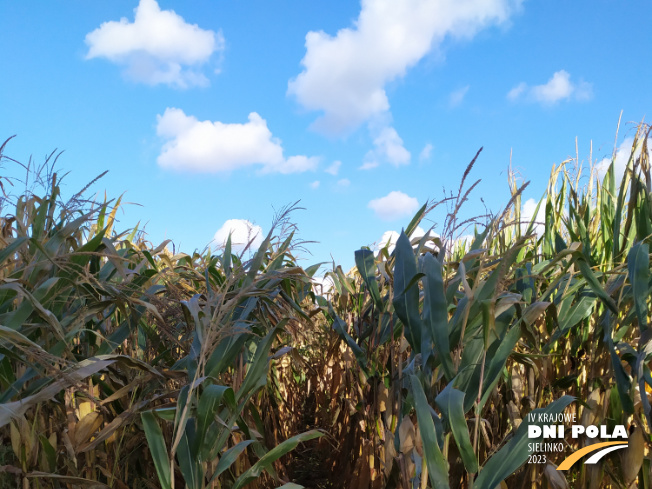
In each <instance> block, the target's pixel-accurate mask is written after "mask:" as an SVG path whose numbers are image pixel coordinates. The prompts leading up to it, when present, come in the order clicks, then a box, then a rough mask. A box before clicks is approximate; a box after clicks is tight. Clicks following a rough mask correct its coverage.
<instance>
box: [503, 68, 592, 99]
mask: <svg viewBox="0 0 652 489" xmlns="http://www.w3.org/2000/svg"><path fill="white" fill-rule="evenodd" d="M592 96H593V86H592V85H591V84H590V83H587V82H585V81H580V82H579V83H573V82H572V81H571V76H570V74H569V73H568V72H567V71H565V70H559V71H557V72H555V73H554V74H553V75H552V77H551V78H550V80H548V81H547V82H546V83H544V84H543V85H535V86H533V87H530V86H528V85H527V83H525V82H522V83H519V84H518V85H516V86H515V87H514V88H512V89H511V90H510V91H509V92H508V93H507V98H508V99H509V100H518V99H520V98H525V99H526V100H528V101H532V102H539V103H540V104H543V105H552V104H556V103H557V102H559V101H560V100H578V101H586V100H590V99H591V97H592Z"/></svg>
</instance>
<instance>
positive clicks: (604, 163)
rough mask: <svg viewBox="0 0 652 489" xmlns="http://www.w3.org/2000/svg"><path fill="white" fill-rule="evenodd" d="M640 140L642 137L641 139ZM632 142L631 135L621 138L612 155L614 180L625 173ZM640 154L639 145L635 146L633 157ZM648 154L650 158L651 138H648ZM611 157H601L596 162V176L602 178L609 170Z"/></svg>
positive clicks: (620, 178) (617, 179)
mask: <svg viewBox="0 0 652 489" xmlns="http://www.w3.org/2000/svg"><path fill="white" fill-rule="evenodd" d="M641 141H642V139H641ZM633 144H634V138H633V137H627V138H625V139H623V142H622V143H620V145H619V146H618V148H617V149H616V154H615V155H614V157H613V161H614V171H615V174H616V175H615V176H616V182H620V180H622V178H623V176H624V175H625V170H626V169H627V164H628V163H629V159H630V157H631V155H632V145H633ZM640 155H641V146H640V145H639V147H637V148H636V150H635V151H634V158H638V157H639V156H640ZM648 155H649V157H650V159H651V160H652V138H650V139H648ZM611 161H612V158H603V159H602V160H601V161H600V162H598V163H596V165H595V170H596V173H597V175H598V178H599V179H600V180H602V179H603V178H604V176H605V175H606V174H607V170H609V165H611Z"/></svg>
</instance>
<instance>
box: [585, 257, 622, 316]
mask: <svg viewBox="0 0 652 489" xmlns="http://www.w3.org/2000/svg"><path fill="white" fill-rule="evenodd" d="M575 256H576V257H577V261H576V263H577V266H578V268H579V269H580V271H581V272H582V275H583V276H584V279H585V280H586V282H587V283H588V284H589V287H591V289H592V290H593V292H594V293H595V294H596V295H597V296H598V297H599V298H600V299H601V300H602V302H604V303H605V305H606V306H607V307H608V308H609V309H610V310H611V312H613V313H614V314H618V307H617V306H616V303H615V302H614V300H613V299H612V298H611V297H610V296H609V294H607V292H606V291H605V290H604V288H603V287H602V285H600V282H599V281H598V279H597V278H596V276H595V274H594V273H593V271H592V270H591V267H590V266H589V264H588V263H587V261H586V260H585V259H584V256H583V255H581V254H577V252H575Z"/></svg>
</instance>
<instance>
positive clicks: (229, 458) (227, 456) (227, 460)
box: [208, 440, 255, 485]
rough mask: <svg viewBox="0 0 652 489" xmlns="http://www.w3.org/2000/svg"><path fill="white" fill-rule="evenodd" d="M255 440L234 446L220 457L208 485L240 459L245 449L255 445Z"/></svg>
mask: <svg viewBox="0 0 652 489" xmlns="http://www.w3.org/2000/svg"><path fill="white" fill-rule="evenodd" d="M254 442H255V440H245V441H241V442H240V443H238V444H237V445H234V446H232V447H231V448H229V449H228V450H227V451H226V452H224V454H222V456H221V457H220V461H219V462H218V463H217V467H215V472H213V475H212V477H211V478H210V480H209V481H208V484H209V485H210V484H211V483H212V482H213V481H214V480H215V479H216V478H217V477H219V476H220V474H221V473H222V472H224V471H225V470H226V469H228V468H229V467H231V465H233V463H234V462H235V461H236V460H237V459H238V457H239V456H240V454H241V453H242V452H244V451H245V449H246V448H247V447H248V446H249V445H251V444H252V443H254Z"/></svg>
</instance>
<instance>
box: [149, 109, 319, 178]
mask: <svg viewBox="0 0 652 489" xmlns="http://www.w3.org/2000/svg"><path fill="white" fill-rule="evenodd" d="M156 132H157V134H158V135H159V136H160V137H161V138H163V139H164V140H166V142H165V143H164V145H163V148H162V149H161V154H160V155H159V156H158V159H157V162H158V164H159V165H160V166H161V167H163V168H169V169H174V170H189V171H194V172H204V173H218V172H228V171H232V170H235V169H237V168H240V167H245V166H250V165H262V172H263V173H269V172H278V173H298V172H303V171H307V170H314V169H316V167H317V164H318V162H319V160H318V158H316V157H307V156H302V155H299V156H291V157H289V158H287V159H286V158H285V157H284V156H283V148H282V146H281V141H280V140H279V139H278V138H275V137H273V136H272V133H271V132H270V130H269V129H268V128H267V122H266V121H265V119H263V118H262V117H260V116H259V115H258V114H257V113H256V112H252V113H251V114H249V121H248V122H246V123H244V124H238V123H231V124H229V123H223V122H219V121H215V122H213V121H199V120H197V118H196V117H194V116H188V115H186V114H185V113H184V112H183V110H181V109H175V108H167V109H166V110H165V113H164V114H163V115H162V116H161V115H159V116H158V124H157V127H156Z"/></svg>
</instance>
